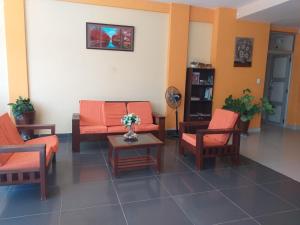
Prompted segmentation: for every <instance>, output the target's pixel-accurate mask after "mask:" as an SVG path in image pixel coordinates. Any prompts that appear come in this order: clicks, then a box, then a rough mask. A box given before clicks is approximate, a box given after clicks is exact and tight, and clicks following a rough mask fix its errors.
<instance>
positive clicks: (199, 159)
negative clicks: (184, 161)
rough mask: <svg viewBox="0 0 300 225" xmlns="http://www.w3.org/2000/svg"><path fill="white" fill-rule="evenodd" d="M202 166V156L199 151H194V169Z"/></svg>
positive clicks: (199, 168)
mask: <svg viewBox="0 0 300 225" xmlns="http://www.w3.org/2000/svg"><path fill="white" fill-rule="evenodd" d="M202 168H203V157H202V155H201V154H200V152H197V153H196V169H197V170H201V169H202Z"/></svg>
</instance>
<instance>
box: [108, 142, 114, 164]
mask: <svg viewBox="0 0 300 225" xmlns="http://www.w3.org/2000/svg"><path fill="white" fill-rule="evenodd" d="M112 154H113V147H112V146H111V145H109V148H108V164H109V165H111V160H112ZM111 166H112V165H111Z"/></svg>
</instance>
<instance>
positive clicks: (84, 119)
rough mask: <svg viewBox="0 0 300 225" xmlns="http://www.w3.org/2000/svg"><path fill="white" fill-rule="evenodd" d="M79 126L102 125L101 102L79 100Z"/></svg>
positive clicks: (102, 103)
mask: <svg viewBox="0 0 300 225" xmlns="http://www.w3.org/2000/svg"><path fill="white" fill-rule="evenodd" d="M79 104H80V125H81V126H85V125H86V126H88V125H100V126H101V125H104V116H103V105H104V102H103V101H93V100H81V101H80V102H79Z"/></svg>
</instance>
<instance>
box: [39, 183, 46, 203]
mask: <svg viewBox="0 0 300 225" xmlns="http://www.w3.org/2000/svg"><path fill="white" fill-rule="evenodd" d="M40 188H41V200H46V199H47V184H46V177H41V184H40Z"/></svg>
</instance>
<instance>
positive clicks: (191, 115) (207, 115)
mask: <svg viewBox="0 0 300 225" xmlns="http://www.w3.org/2000/svg"><path fill="white" fill-rule="evenodd" d="M199 116H200V117H210V116H211V114H209V113H191V114H190V117H199Z"/></svg>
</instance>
